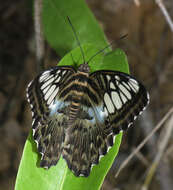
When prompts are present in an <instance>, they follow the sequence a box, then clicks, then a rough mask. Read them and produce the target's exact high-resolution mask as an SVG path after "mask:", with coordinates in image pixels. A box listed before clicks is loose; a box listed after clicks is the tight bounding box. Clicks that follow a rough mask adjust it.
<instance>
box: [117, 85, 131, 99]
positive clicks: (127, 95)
mask: <svg viewBox="0 0 173 190" xmlns="http://www.w3.org/2000/svg"><path fill="white" fill-rule="evenodd" d="M119 88H120V89H121V91H122V92H124V94H125V95H126V97H127V98H128V99H129V100H130V99H132V96H131V94H130V92H129V91H128V90H127V89H126V88H125V87H124V86H123V85H121V84H120V85H119Z"/></svg>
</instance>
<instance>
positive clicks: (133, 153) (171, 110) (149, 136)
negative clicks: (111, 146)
mask: <svg viewBox="0 0 173 190" xmlns="http://www.w3.org/2000/svg"><path fill="white" fill-rule="evenodd" d="M172 113H173V107H172V108H171V109H170V110H169V111H168V113H167V114H166V115H165V116H164V117H163V119H162V120H161V121H160V122H159V123H158V124H157V125H156V127H155V128H154V129H153V130H152V131H151V133H150V134H149V135H148V136H147V137H146V138H145V139H144V140H143V141H142V142H141V143H140V144H139V145H138V147H137V148H136V149H135V150H134V151H133V152H132V154H130V155H129V156H128V157H127V159H126V160H125V161H124V162H123V163H122V165H121V166H120V168H119V169H118V172H117V173H116V175H115V177H118V175H119V173H120V172H121V170H122V169H123V168H124V167H125V166H126V165H127V164H128V162H129V161H130V160H131V159H132V158H133V156H134V155H135V154H136V153H137V152H139V150H140V149H141V148H142V147H143V146H144V145H145V143H146V142H147V141H148V140H149V139H150V138H151V137H152V136H153V134H154V133H155V132H156V131H158V130H159V129H160V127H161V126H162V125H163V123H164V122H165V121H166V120H167V119H168V117H169V116H170V115H171V114H172Z"/></svg>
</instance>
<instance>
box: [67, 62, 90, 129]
mask: <svg viewBox="0 0 173 190" xmlns="http://www.w3.org/2000/svg"><path fill="white" fill-rule="evenodd" d="M88 68H89V67H88V65H87V64H82V66H81V67H79V69H78V71H77V72H76V73H75V74H73V76H72V77H73V79H74V80H73V81H72V82H71V84H70V86H71V87H73V88H71V89H73V90H71V91H70V92H69V95H70V94H71V104H70V105H69V114H68V115H69V120H68V122H67V125H68V126H70V125H72V124H73V123H74V122H75V120H76V119H77V118H79V114H81V106H82V105H81V102H82V99H83V97H84V93H85V91H84V89H85V88H87V86H88V77H89V73H88V71H89V69H88ZM81 79H82V80H81Z"/></svg>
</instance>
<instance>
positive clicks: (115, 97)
mask: <svg viewBox="0 0 173 190" xmlns="http://www.w3.org/2000/svg"><path fill="white" fill-rule="evenodd" d="M111 95H112V100H113V103H114V105H115V107H116V108H117V109H120V108H121V107H122V102H121V99H120V97H119V95H118V93H117V92H112V93H111Z"/></svg>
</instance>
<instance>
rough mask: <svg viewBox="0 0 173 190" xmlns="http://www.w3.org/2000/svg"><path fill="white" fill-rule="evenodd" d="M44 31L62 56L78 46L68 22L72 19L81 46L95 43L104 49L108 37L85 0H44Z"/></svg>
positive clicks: (50, 42)
mask: <svg viewBox="0 0 173 190" xmlns="http://www.w3.org/2000/svg"><path fill="white" fill-rule="evenodd" d="M43 3H44V4H43V31H44V34H45V37H46V39H47V41H48V42H49V44H50V45H51V46H52V47H53V48H54V49H55V50H56V52H57V53H58V54H59V55H60V56H64V55H65V54H66V53H68V52H69V51H71V50H72V49H74V48H75V47H76V46H77V45H78V44H77V41H76V39H75V37H74V34H73V31H72V28H71V26H70V24H69V22H68V20H67V16H68V17H69V18H70V20H71V22H72V24H73V26H74V28H75V31H76V33H77V36H78V38H79V40H80V43H81V44H84V43H92V44H93V43H94V44H97V46H98V47H100V48H103V47H105V46H106V45H107V40H106V37H105V35H104V33H103V31H102V30H101V29H100V26H99V24H98V23H97V21H96V19H95V17H94V16H93V14H92V13H91V11H90V10H89V8H88V7H87V5H86V3H85V1H84V0H70V1H69V0H62V1H61V0H43Z"/></svg>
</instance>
